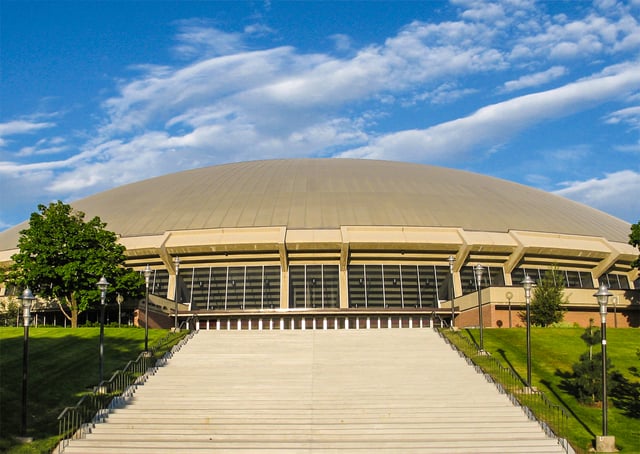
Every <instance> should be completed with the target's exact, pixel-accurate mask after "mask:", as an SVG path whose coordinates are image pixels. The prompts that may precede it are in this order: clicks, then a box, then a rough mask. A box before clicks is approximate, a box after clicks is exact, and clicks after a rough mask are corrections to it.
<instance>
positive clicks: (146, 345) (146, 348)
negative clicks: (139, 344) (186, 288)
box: [144, 264, 151, 352]
mask: <svg viewBox="0 0 640 454" xmlns="http://www.w3.org/2000/svg"><path fill="white" fill-rule="evenodd" d="M150 278H151V267H150V266H149V265H148V264H147V267H146V268H145V269H144V287H145V296H144V351H145V352H148V351H149V279H150Z"/></svg>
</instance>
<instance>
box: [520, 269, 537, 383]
mask: <svg viewBox="0 0 640 454" xmlns="http://www.w3.org/2000/svg"><path fill="white" fill-rule="evenodd" d="M533 284H534V281H533V279H531V277H530V276H529V275H528V274H525V275H524V279H523V280H522V286H523V287H524V300H525V303H526V305H527V386H528V387H529V388H531V287H533Z"/></svg>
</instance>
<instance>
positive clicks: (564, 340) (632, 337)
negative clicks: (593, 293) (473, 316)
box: [468, 328, 640, 452]
mask: <svg viewBox="0 0 640 454" xmlns="http://www.w3.org/2000/svg"><path fill="white" fill-rule="evenodd" d="M583 332H584V329H583V328H532V330H531V363H532V365H531V375H532V381H533V385H534V386H535V387H537V388H538V389H540V390H541V391H543V392H544V393H545V394H546V395H547V397H549V398H550V399H552V400H555V401H557V402H560V403H562V404H563V405H564V406H565V407H567V408H568V409H569V410H570V412H571V413H573V414H574V416H575V420H574V422H573V424H572V425H571V427H570V429H571V431H572V434H573V437H575V439H576V444H577V446H578V447H580V448H587V447H588V446H590V444H591V440H593V439H594V437H595V436H596V435H601V434H602V409H601V407H589V406H584V405H580V404H579V403H578V402H577V400H576V399H575V398H574V397H573V396H571V395H570V394H568V393H567V392H566V390H565V389H564V388H565V387H564V386H563V385H562V381H563V378H564V377H563V375H565V376H566V375H567V374H571V372H572V369H571V366H572V365H573V364H574V363H576V362H578V359H579V357H580V355H581V354H582V353H584V352H586V351H587V350H588V347H587V346H586V344H585V343H584V341H582V339H580V336H581V335H582V333H583ZM468 334H469V335H471V336H472V337H473V338H474V339H476V340H477V338H478V335H479V333H478V330H469V331H468ZM484 345H485V350H487V351H489V352H491V354H492V355H493V356H494V357H495V358H498V359H500V361H501V362H502V363H503V364H504V365H505V366H511V367H513V368H514V369H515V371H516V372H517V373H518V374H519V375H520V376H521V377H525V378H526V375H527V369H526V368H527V356H526V330H525V329H523V328H513V329H487V330H484ZM638 348H640V330H636V329H610V328H608V329H607V356H608V357H609V358H610V360H611V363H612V365H613V367H614V369H616V370H617V371H619V372H621V373H622V374H623V375H624V376H625V377H626V378H627V379H628V380H630V381H632V382H634V383H636V384H638V383H639V379H638V376H637V375H635V372H634V371H635V370H637V369H640V359H638V357H637V355H636V350H637V349H638ZM599 351H600V345H599V344H598V346H596V347H594V353H595V352H599ZM638 386H640V385H638ZM609 404H610V405H609V410H608V416H609V417H608V432H609V435H615V437H616V442H617V444H618V446H619V447H620V448H622V449H623V452H640V420H639V418H640V415H638V414H635V415H634V416H628V415H625V412H624V411H622V410H621V409H618V408H615V407H614V406H613V405H611V404H612V399H610V400H609Z"/></svg>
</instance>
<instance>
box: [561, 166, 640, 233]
mask: <svg viewBox="0 0 640 454" xmlns="http://www.w3.org/2000/svg"><path fill="white" fill-rule="evenodd" d="M562 185H564V186H565V188H563V189H560V190H558V191H555V193H556V194H558V195H561V196H563V197H567V198H569V199H572V200H575V201H577V202H581V203H584V204H586V205H589V206H592V207H595V208H598V209H600V210H602V211H606V212H608V213H613V214H614V215H616V216H618V217H620V218H622V219H634V218H635V219H638V220H640V199H638V196H637V195H638V193H640V173H639V172H636V171H633V170H621V171H618V172H613V173H609V174H606V175H605V177H604V178H592V179H590V180H586V181H569V182H564V183H562ZM632 222H635V221H632Z"/></svg>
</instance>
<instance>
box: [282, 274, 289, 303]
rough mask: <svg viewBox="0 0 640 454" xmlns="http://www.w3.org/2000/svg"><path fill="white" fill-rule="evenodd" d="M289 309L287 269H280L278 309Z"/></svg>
mask: <svg viewBox="0 0 640 454" xmlns="http://www.w3.org/2000/svg"><path fill="white" fill-rule="evenodd" d="M288 307H289V269H286V270H285V269H284V268H283V269H282V273H281V275H280V309H287V308H288Z"/></svg>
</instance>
